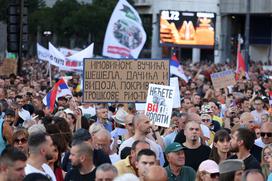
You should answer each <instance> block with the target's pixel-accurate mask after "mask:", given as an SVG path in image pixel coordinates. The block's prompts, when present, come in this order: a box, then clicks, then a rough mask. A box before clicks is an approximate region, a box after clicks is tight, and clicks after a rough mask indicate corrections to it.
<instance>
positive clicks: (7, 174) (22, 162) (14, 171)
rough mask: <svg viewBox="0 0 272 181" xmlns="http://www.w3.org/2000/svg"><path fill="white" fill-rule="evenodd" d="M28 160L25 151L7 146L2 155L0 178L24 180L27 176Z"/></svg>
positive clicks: (3, 180) (16, 180)
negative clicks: (25, 169)
mask: <svg viewBox="0 0 272 181" xmlns="http://www.w3.org/2000/svg"><path fill="white" fill-rule="evenodd" d="M26 160H27V157H26V156H25V154H24V153H23V152H21V151H20V150H18V149H16V148H13V147H7V148H6V149H5V150H4V151H3V152H2V155H1V157H0V180H1V181H10V180H14V181H22V180H23V178H24V176H25V171H24V168H25V166H26Z"/></svg>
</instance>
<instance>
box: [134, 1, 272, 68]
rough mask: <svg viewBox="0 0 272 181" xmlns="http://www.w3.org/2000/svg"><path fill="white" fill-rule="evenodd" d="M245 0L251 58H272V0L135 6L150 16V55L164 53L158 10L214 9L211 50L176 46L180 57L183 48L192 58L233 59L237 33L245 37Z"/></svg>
mask: <svg viewBox="0 0 272 181" xmlns="http://www.w3.org/2000/svg"><path fill="white" fill-rule="evenodd" d="M247 1H249V2H250V17H251V20H250V24H251V25H250V41H249V43H250V47H249V54H250V59H251V60H254V61H259V60H261V61H263V62H267V61H268V60H270V59H271V51H272V50H271V44H272V43H271V34H272V29H271V26H272V21H271V20H272V19H271V18H272V0H262V1H257V0H135V7H136V8H137V10H138V11H139V13H140V14H141V15H151V16H152V45H151V57H152V58H163V57H165V56H167V55H165V54H164V51H163V49H164V48H165V47H163V46H160V44H159V13H160V11H161V10H178V11H196V12H213V13H216V25H215V46H214V47H213V48H212V50H206V49H203V48H191V50H190V51H188V48H182V47H177V48H178V49H179V50H180V52H181V53H180V57H182V56H183V55H185V54H186V52H187V53H188V52H189V53H191V59H192V61H193V62H199V61H200V60H203V59H205V54H212V61H214V62H215V63H224V62H228V61H234V60H235V58H236V57H235V55H236V45H237V37H238V34H241V35H242V37H244V33H245V14H246V5H247ZM261 22H262V23H261ZM168 54H169V52H168ZM168 56H169V55H168ZM206 57H207V55H206ZM208 57H211V56H210V55H209V56H208Z"/></svg>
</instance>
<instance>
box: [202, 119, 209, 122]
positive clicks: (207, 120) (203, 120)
mask: <svg viewBox="0 0 272 181" xmlns="http://www.w3.org/2000/svg"><path fill="white" fill-rule="evenodd" d="M201 121H202V122H211V120H210V119H201Z"/></svg>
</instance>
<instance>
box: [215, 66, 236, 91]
mask: <svg viewBox="0 0 272 181" xmlns="http://www.w3.org/2000/svg"><path fill="white" fill-rule="evenodd" d="M211 79H212V84H213V87H214V89H221V88H226V87H228V86H231V85H235V83H236V81H235V75H234V72H233V71H232V70H226V71H222V72H217V73H214V74H211Z"/></svg>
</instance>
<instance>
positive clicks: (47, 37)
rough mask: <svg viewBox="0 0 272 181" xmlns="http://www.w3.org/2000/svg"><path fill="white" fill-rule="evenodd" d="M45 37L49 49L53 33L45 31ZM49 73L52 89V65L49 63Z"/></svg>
mask: <svg viewBox="0 0 272 181" xmlns="http://www.w3.org/2000/svg"><path fill="white" fill-rule="evenodd" d="M43 35H44V36H45V38H46V46H45V47H46V48H48V49H49V45H48V43H49V36H51V35H52V32H51V31H44V32H43ZM48 73H49V78H50V79H49V80H50V87H51V86H52V75H51V65H50V62H48Z"/></svg>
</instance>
